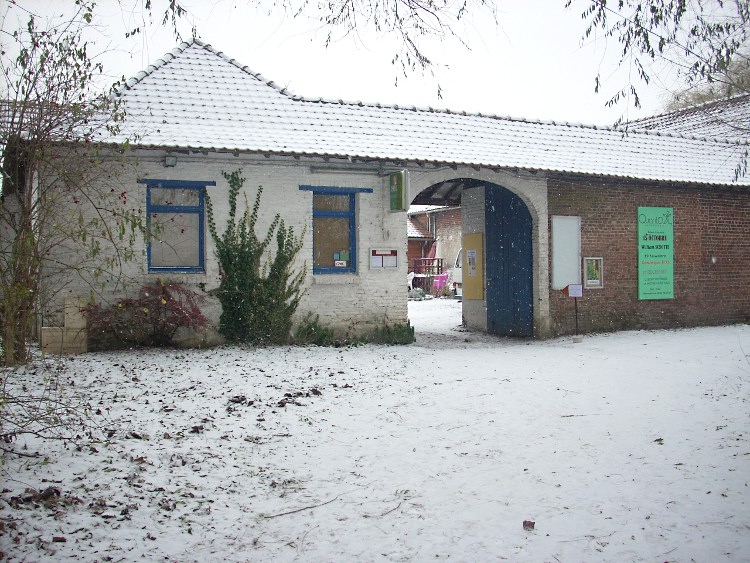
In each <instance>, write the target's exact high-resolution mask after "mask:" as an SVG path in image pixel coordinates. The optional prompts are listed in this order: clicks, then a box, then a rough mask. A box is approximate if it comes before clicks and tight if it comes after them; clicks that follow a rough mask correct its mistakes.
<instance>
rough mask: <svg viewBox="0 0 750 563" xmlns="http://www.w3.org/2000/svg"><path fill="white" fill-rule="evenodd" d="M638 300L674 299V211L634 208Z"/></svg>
mask: <svg viewBox="0 0 750 563" xmlns="http://www.w3.org/2000/svg"><path fill="white" fill-rule="evenodd" d="M638 299H644V300H645V299H674V209H673V208H671V207H639V208H638Z"/></svg>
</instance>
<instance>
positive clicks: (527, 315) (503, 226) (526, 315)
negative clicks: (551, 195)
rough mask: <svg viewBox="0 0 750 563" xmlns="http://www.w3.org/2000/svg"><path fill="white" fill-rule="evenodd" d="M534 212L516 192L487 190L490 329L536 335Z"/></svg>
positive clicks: (499, 189)
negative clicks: (533, 289) (532, 215)
mask: <svg viewBox="0 0 750 563" xmlns="http://www.w3.org/2000/svg"><path fill="white" fill-rule="evenodd" d="M531 231H532V224H531V214H530V213H529V209H528V207H526V204H525V203H524V202H523V200H521V198H519V197H518V196H517V195H516V194H514V193H513V192H511V191H509V190H507V189H505V188H503V187H500V186H497V185H492V184H487V186H486V190H485V247H486V248H485V252H486V253H485V262H486V281H487V331H488V332H489V333H491V334H498V335H502V336H533V335H534V313H533V308H532V252H531Z"/></svg>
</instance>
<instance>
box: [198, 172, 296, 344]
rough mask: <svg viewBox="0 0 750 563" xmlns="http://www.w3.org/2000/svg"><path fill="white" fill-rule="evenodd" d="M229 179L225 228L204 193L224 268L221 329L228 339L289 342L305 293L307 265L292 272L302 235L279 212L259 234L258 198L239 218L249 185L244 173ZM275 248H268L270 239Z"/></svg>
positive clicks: (259, 191)
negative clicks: (241, 197) (220, 230)
mask: <svg viewBox="0 0 750 563" xmlns="http://www.w3.org/2000/svg"><path fill="white" fill-rule="evenodd" d="M222 175H223V176H224V178H225V179H226V180H227V182H228V183H229V194H228V195H229V216H228V218H227V225H226V228H225V229H224V232H223V233H221V235H219V233H218V231H217V229H216V220H215V218H214V212H213V206H212V204H211V199H210V198H209V197H206V210H207V215H208V228H209V232H210V233H211V238H212V239H213V241H214V243H215V245H216V254H217V257H218V260H219V267H220V269H221V283H220V285H219V289H218V298H219V301H220V303H221V306H222V313H221V318H220V320H219V332H220V333H221V334H222V335H223V336H224V337H225V338H226V339H227V340H230V341H234V342H246V343H252V344H283V343H286V342H288V341H289V339H290V333H291V328H292V317H293V315H294V313H295V311H296V310H297V306H298V305H299V302H300V299H301V298H302V295H303V294H304V291H303V290H302V282H303V281H304V279H305V275H306V273H307V272H306V268H305V267H303V268H302V269H300V270H298V271H294V269H293V265H294V260H295V258H296V256H297V254H298V253H299V251H300V249H301V248H302V236H300V237H298V236H296V235H295V234H294V230H293V229H292V228H291V227H287V226H286V225H285V224H284V220H283V219H281V217H280V215H279V214H278V213H277V214H276V216H275V217H274V220H273V221H272V222H271V225H270V226H269V227H268V230H267V232H266V233H265V236H264V237H263V238H259V237H258V235H257V234H256V227H257V221H258V213H259V211H260V199H261V195H262V194H263V188H259V189H258V193H257V194H256V196H255V203H254V204H253V207H252V209H249V208H248V206H247V204H246V205H245V211H244V212H243V213H242V215H241V216H239V218H238V216H237V197H238V196H239V193H240V190H241V189H242V186H243V185H244V183H245V178H244V177H243V176H242V174H241V172H240V171H239V170H238V171H235V172H231V173H227V172H222ZM274 238H275V240H276V249H275V251H274V252H270V251H269V247H270V245H271V243H272V241H273V240H274Z"/></svg>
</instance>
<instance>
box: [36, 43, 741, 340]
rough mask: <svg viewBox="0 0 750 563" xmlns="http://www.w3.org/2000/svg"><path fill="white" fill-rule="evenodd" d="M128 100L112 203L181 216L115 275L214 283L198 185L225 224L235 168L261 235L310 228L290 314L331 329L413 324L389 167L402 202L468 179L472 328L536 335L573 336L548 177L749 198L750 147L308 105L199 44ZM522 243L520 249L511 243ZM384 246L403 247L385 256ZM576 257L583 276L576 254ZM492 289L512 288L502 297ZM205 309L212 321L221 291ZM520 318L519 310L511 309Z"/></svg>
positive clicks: (147, 78)
mask: <svg viewBox="0 0 750 563" xmlns="http://www.w3.org/2000/svg"><path fill="white" fill-rule="evenodd" d="M121 96H122V99H123V101H124V106H125V109H126V112H127V118H126V120H125V122H124V125H123V127H122V130H121V132H120V133H119V135H116V136H114V137H110V138H105V139H102V142H103V143H104V144H105V146H114V147H118V146H121V143H124V142H125V141H126V140H127V141H128V142H129V143H130V146H131V147H133V150H132V151H130V152H127V153H125V155H124V156H120V157H118V161H119V162H122V161H125V162H126V165H125V166H124V167H123V171H122V172H121V173H118V174H117V176H116V178H115V177H113V178H110V179H107V178H102V184H103V185H104V184H106V182H108V181H109V182H112V183H116V185H117V189H114V188H113V193H114V194H122V193H124V194H126V197H125V198H123V201H119V202H118V201H116V200H117V198H114V199H113V205H123V206H125V207H127V208H128V209H130V211H131V212H132V213H134V214H140V215H141V216H143V217H144V218H145V217H151V219H152V220H155V221H159V220H160V219H159V217H161V220H163V219H164V218H165V217H167V218H171V219H177V218H179V221H170V222H169V224H166V225H165V226H166V227H167V228H166V229H165V230H164V233H163V236H161V237H160V240H152V241H151V242H149V241H147V240H143V239H139V240H138V241H137V242H136V248H135V250H136V260H134V261H132V262H129V263H127V264H126V265H125V270H124V278H125V279H127V280H129V281H130V287H133V284H137V283H138V282H139V281H142V280H147V279H150V278H155V277H168V278H170V279H176V280H179V281H181V282H183V283H184V284H186V285H187V286H189V287H191V288H193V289H195V290H197V291H199V292H202V293H205V294H206V295H209V294H210V292H211V290H212V289H214V288H216V287H217V286H218V284H219V266H218V263H217V260H216V257H215V254H214V247H213V242H212V240H211V239H210V236H209V234H208V232H207V229H206V226H205V201H204V196H205V195H208V196H209V197H210V198H211V201H212V203H213V205H214V208H215V213H216V217H217V227H218V229H219V230H220V231H221V229H222V227H223V219H222V218H223V217H225V216H226V213H227V208H226V205H227V197H226V192H227V183H226V181H225V180H224V178H223V176H222V172H233V171H236V170H239V171H241V173H242V174H243V176H244V177H245V178H246V182H245V185H244V194H243V195H246V196H247V200H248V201H249V202H250V203H252V201H253V199H254V194H255V192H256V190H257V189H258V187H259V186H262V187H263V190H264V191H263V198H262V203H261V210H262V216H261V218H260V227H261V231H262V229H263V227H264V225H267V224H269V222H270V221H271V220H272V218H273V216H274V215H275V214H276V213H277V212H278V213H280V214H281V216H282V218H283V219H284V220H285V222H286V224H287V225H291V226H293V227H294V228H295V231H296V232H297V233H298V234H299V233H302V232H303V230H304V247H303V249H302V252H301V254H300V257H299V263H298V264H297V266H298V267H303V266H306V267H307V276H306V278H305V281H304V289H305V292H306V293H305V296H304V298H303V300H302V302H301V303H300V307H299V315H300V316H302V315H305V314H306V313H307V312H314V313H316V314H318V315H320V319H321V322H322V323H323V324H324V325H325V326H330V327H333V328H336V329H337V330H338V331H339V332H340V333H350V334H351V333H358V332H363V331H366V330H369V329H371V328H373V327H376V326H382V325H386V324H391V325H392V324H396V323H405V322H407V306H406V305H407V301H406V283H405V280H406V275H407V264H406V241H407V237H406V218H405V214H404V213H402V212H398V211H392V207H393V206H394V205H393V201H392V198H391V195H392V194H391V190H390V187H391V186H390V184H389V179H390V176H389V175H390V174H392V173H396V172H399V171H403V170H406V171H408V174H407V176H408V178H409V182H408V183H407V186H406V190H407V193H406V195H405V197H404V200H405V203H406V206H408V204H409V203H411V202H417V203H426V204H429V203H431V202H430V201H422V200H420V198H421V197H424V196H422V195H421V194H426V193H430V190H433V191H434V189H435V188H436V187H438V188H439V187H440V186H443V185H448V184H449V183H450V184H451V185H460V186H461V190H460V192H459V193H461V194H462V195H461V204H462V210H463V212H462V214H463V216H462V222H463V236H464V239H465V240H464V247H465V248H466V247H467V241H468V242H469V244H474V246H475V247H476V248H475V249H474V250H475V251H476V252H475V253H472V252H469V256H472V257H474V258H476V259H479V260H480V263H479V264H472V265H471V266H472V267H474V266H476V268H475V269H471V268H470V269H469V271H467V270H466V269H465V270H464V285H465V291H464V300H463V308H464V318H465V319H466V322H467V325H468V326H469V327H471V328H476V329H481V330H487V331H490V332H493V333H498V334H509V335H522V336H523V335H528V336H531V335H533V336H539V337H544V336H549V335H551V334H554V333H555V332H556V331H557V332H559V331H560V330H563V331H565V330H567V329H565V328H563V329H560V328H559V326H558V328H555V326H554V325H555V318H554V317H555V315H554V314H553V313H552V312H551V307H552V305H553V303H552V299H551V296H554V297H556V296H557V294H558V293H559V288H557V287H553V285H554V284H553V283H551V280H553V279H555V275H554V273H553V271H552V270H553V268H554V267H556V266H555V264H557V262H556V261H555V260H554V259H553V257H552V255H551V248H552V245H551V224H552V218H551V212H550V210H549V209H550V206H551V201H552V200H553V198H558V193H557V192H555V194H552V193H551V188H550V186H552V185H553V184H552V183H551V182H558V181H567V180H568V179H570V178H573V179H581V178H589V179H604V180H603V182H604V183H605V184H607V185H611V186H612V189H613V190H615V189H619V188H618V185H619V183H621V182H631V183H633V182H635V183H636V184H637V183H639V182H640V183H649V184H650V185H659V186H661V185H664V186H667V185H668V186H695V185H700V186H704V187H708V188H711V187H712V186H719V187H727V186H735V187H736V186H739V187H740V188H743V189H742V193H743V194H745V193H746V192H747V190H746V187H747V186H748V185H750V179H748V178H747V177H740V178H735V177H734V163H736V161H737V159H738V158H739V156H738V155H740V154H741V153H742V151H743V150H744V147H738V146H737V145H736V144H735V143H731V142H726V141H716V140H706V139H694V138H690V137H680V136H669V135H658V134H653V133H647V132H631V133H630V134H627V135H626V134H624V133H623V132H622V131H618V130H612V129H606V128H604V129H603V128H596V127H587V126H580V125H570V124H555V123H541V122H532V121H526V120H520V119H509V118H498V117H495V116H485V115H467V114H465V113H454V112H450V111H437V110H433V109H430V108H427V109H417V108H404V107H401V108H399V107H385V106H380V105H365V104H361V103H359V104H358V103H344V102H334V101H324V100H309V99H304V98H300V97H295V96H291V95H289V94H288V93H286V92H285V91H283V90H280V89H279V88H278V87H276V86H275V85H274V84H273V83H271V82H267V81H266V80H265V79H263V78H262V77H261V76H259V75H257V74H254V73H252V72H251V71H249V70H248V69H247V68H246V67H244V66H242V65H241V64H239V63H237V62H236V61H234V60H232V59H229V58H228V57H226V56H225V55H223V54H222V53H220V52H217V51H216V50H214V49H213V48H211V47H210V46H207V45H204V44H202V43H201V42H199V41H197V40H196V41H193V42H191V43H185V44H183V45H181V46H180V47H178V48H177V49H175V50H174V51H173V52H171V53H169V54H168V55H166V56H165V57H164V58H163V59H161V60H159V61H157V63H156V64H155V65H154V66H151V67H149V68H148V69H147V70H146V71H144V72H142V73H141V74H139V75H138V76H137V77H136V78H134V79H133V80H131V81H130V82H129V83H128V87H127V89H126V90H124V91H123V92H122V93H121ZM554 185H555V186H557V185H558V184H554ZM670 189H671V188H670ZM438 191H439V190H438ZM737 193H739V192H737ZM743 197H744V195H743ZM175 198H178V199H175ZM558 199H559V198H558ZM241 201H242V200H241ZM654 201H656V200H654ZM558 203H559V202H558ZM657 204H659V202H658V201H657ZM652 205H653V204H652ZM396 207H398V205H396ZM502 210H506V211H502ZM508 210H509V211H508ZM573 214H575V210H574V213H573ZM175 225H176V227H175ZM585 227H586V225H584V228H585ZM579 228H580V227H579ZM326 233H327V234H326ZM474 235H476V236H474ZM578 236H579V238H580V236H581V235H580V233H579V235H578ZM467 237H468V239H467ZM513 237H516V238H513ZM519 241H520V242H519ZM518 247H522V248H520V252H521V254H522V256H521V255H519V256H509V255H508V252H509V249H514V252H515V251H516V250H519V248H518ZM373 251H374V252H375V254H376V256H375V257H373V255H372V254H373ZM390 252H393V254H394V255H395V258H394V257H393V256H390V257H389V258H388V259H386V260H383V259H382V257H380V255H382V254H384V253H385V254H388V253H390ZM579 253H580V252H579ZM573 259H574V260H578V261H579V262H578V269H579V270H580V256H578V258H575V257H574V258H573ZM573 270H575V264H574V268H573ZM472 272H473V274H472ZM472 275H474V276H476V280H475V282H476V283H475V284H474V285H473V286H472V279H471V277H472ZM628 276H629V274H628ZM631 277H632V276H631ZM467 279H468V281H467ZM56 281H59V280H56ZM467 285H468V287H467ZM112 287H115V286H114V285H113V286H112ZM117 287H118V288H121V287H122V286H121V285H118V286H117ZM500 287H501V288H502V289H500V290H499V289H498V288H500ZM118 291H120V290H119V289H118ZM498 291H499V292H500V293H501V294H502V296H501V297H502V299H505V298H506V297H508V296H510V297H511V298H512V300H511V301H507V302H506V301H503V302H501V303H499V304H498V303H494V302H493V299H494V296H496V295H497V294H498ZM88 294H89V291H88V290H87V289H86V287H85V286H83V285H76V283H74V282H72V281H71V282H70V283H67V284H66V285H65V288H64V291H63V292H62V293H60V294H59V298H58V301H56V302H50V303H47V304H46V308H45V311H43V316H44V319H45V321H50V322H51V321H54V320H55V318H56V316H55V314H56V312H57V311H61V309H62V305H61V302H62V297H73V298H79V299H81V298H83V299H85V298H87V297H88ZM118 295H119V293H118ZM102 296H103V297H104V298H110V299H111V298H114V297H115V294H113V293H110V294H109V295H108V294H107V291H106V290H105V291H104V292H102ZM519 296H520V297H519ZM488 297H489V299H488ZM518 299H520V300H521V302H520V304H519V301H518ZM210 302H211V300H210V299H209V303H210ZM643 306H644V307H646V306H647V304H644V305H643ZM207 311H208V312H209V313H210V315H211V317H212V319H213V320H214V321H216V319H217V318H218V309H217V304H216V302H215V301H213V305H208V306H207ZM519 311H520V312H519ZM514 315H520V316H521V317H523V318H522V319H521V320H520V321H519V319H517V318H503V317H514ZM58 322H59V320H58ZM519 323H521V324H519ZM558 324H559V323H558ZM519 327H520V328H519Z"/></svg>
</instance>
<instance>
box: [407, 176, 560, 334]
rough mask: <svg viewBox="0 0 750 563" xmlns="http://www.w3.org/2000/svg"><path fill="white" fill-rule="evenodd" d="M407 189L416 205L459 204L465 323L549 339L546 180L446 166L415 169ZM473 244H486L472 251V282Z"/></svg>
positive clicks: (493, 332)
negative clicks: (475, 259) (474, 277)
mask: <svg viewBox="0 0 750 563" xmlns="http://www.w3.org/2000/svg"><path fill="white" fill-rule="evenodd" d="M410 189H411V194H414V196H413V203H414V204H420V205H428V204H433V205H435V204H437V205H440V204H442V205H449V204H454V205H455V203H459V204H460V208H461V223H462V225H461V239H462V243H463V247H464V252H463V260H464V269H463V276H462V277H463V302H462V318H463V323H464V326H465V327H466V328H468V329H469V330H480V331H484V332H488V333H492V334H497V335H501V336H518V337H542V338H544V337H545V336H546V335H547V334H548V325H549V299H548V293H547V290H548V267H547V260H548V258H547V253H546V249H547V244H548V231H547V221H546V218H547V207H546V202H547V199H546V196H547V185H546V179H545V178H543V177H537V176H536V175H533V174H510V173H508V172H505V171H488V170H479V171H476V170H465V169H459V170H451V169H441V170H435V171H429V172H428V171H425V172H423V173H420V174H414V175H413V176H412V181H411V188H410ZM477 244H478V245H479V246H476V245H477ZM472 246H473V247H474V248H473V249H474V250H478V249H481V250H479V253H474V256H475V257H477V258H478V257H480V255H481V261H480V262H479V264H478V266H480V267H481V269H480V268H476V267H475V269H474V274H473V275H475V276H477V275H478V276H479V279H478V280H477V279H475V280H474V281H472V280H470V279H469V278H471V276H472V268H471V267H469V268H468V269H467V263H468V262H467V260H468V259H467V248H469V249H470V250H471V249H472V248H471V247H472ZM476 282H479V284H478V285H477V283H476ZM469 286H471V287H469Z"/></svg>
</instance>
